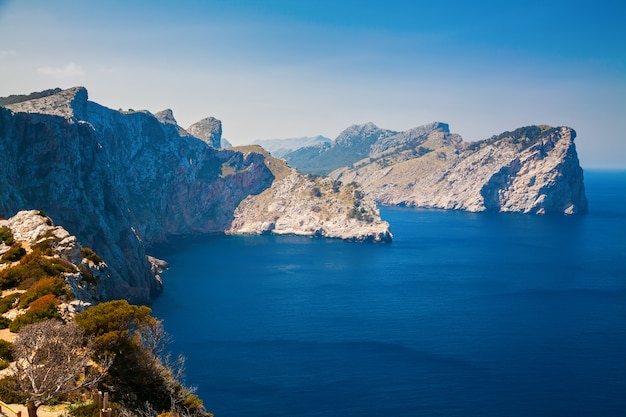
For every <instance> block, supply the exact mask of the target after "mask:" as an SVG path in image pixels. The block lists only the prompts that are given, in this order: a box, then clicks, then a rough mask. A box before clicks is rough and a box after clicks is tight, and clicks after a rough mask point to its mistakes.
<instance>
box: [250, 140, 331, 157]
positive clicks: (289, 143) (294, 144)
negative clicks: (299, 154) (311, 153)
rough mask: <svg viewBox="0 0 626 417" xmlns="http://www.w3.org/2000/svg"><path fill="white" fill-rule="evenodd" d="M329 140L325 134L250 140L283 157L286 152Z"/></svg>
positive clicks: (327, 142) (273, 154) (323, 143)
mask: <svg viewBox="0 0 626 417" xmlns="http://www.w3.org/2000/svg"><path fill="white" fill-rule="evenodd" d="M330 142H331V140H330V139H329V138H327V137H325V136H308V137H307V136H305V137H301V138H288V139H262V140H255V141H254V142H252V144H253V145H260V146H261V147H263V149H265V150H267V151H268V152H269V153H271V154H272V156H275V157H277V158H283V157H284V156H285V155H286V154H287V153H290V152H293V151H295V150H297V149H300V148H304V147H309V146H312V147H316V146H323V145H326V144H329V143H330Z"/></svg>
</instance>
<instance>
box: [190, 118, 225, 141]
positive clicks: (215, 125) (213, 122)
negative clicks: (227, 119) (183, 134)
mask: <svg viewBox="0 0 626 417" xmlns="http://www.w3.org/2000/svg"><path fill="white" fill-rule="evenodd" d="M187 131H188V132H189V133H190V134H191V135H193V136H195V137H197V138H199V139H202V140H203V141H204V142H206V143H207V144H208V145H209V146H212V147H214V148H219V147H220V146H222V122H221V121H220V120H218V119H216V118H215V117H207V118H205V119H202V120H200V121H199V122H197V123H194V124H192V125H191V126H189V128H187Z"/></svg>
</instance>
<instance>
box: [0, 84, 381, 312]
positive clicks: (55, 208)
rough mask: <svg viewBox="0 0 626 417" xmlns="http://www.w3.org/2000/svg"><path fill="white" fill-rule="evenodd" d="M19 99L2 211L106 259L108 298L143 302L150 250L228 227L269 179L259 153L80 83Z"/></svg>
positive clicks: (5, 159)
mask: <svg viewBox="0 0 626 417" xmlns="http://www.w3.org/2000/svg"><path fill="white" fill-rule="evenodd" d="M25 97H26V98H25V101H21V102H17V103H15V102H14V103H13V104H11V105H7V106H6V108H3V107H0V154H1V155H2V158H0V216H2V217H10V216H13V215H14V214H15V213H17V212H19V211H20V210H24V209H41V210H44V211H45V212H46V213H47V214H48V215H49V216H50V217H51V218H53V219H54V220H55V222H57V223H58V224H60V225H62V226H63V227H65V228H66V229H67V230H69V231H70V232H71V233H73V234H75V235H76V236H77V237H78V239H79V241H80V242H81V243H82V244H84V245H86V246H89V247H91V248H93V249H94V250H95V251H96V252H97V253H98V254H99V255H100V256H102V258H103V259H105V260H106V262H107V264H108V265H109V266H110V274H109V277H107V279H105V280H103V282H102V285H103V287H104V291H105V293H106V295H107V297H109V298H126V299H128V300H130V301H132V302H136V303H145V302H149V301H150V299H151V298H152V297H153V296H154V295H156V294H158V292H159V291H160V289H161V284H160V282H159V280H157V279H155V269H154V268H153V264H151V262H150V260H149V259H150V258H149V257H148V254H147V248H149V247H150V246H151V245H153V244H156V243H159V242H163V241H166V240H167V239H169V238H171V237H173V236H181V235H194V234H203V233H214V232H224V231H226V230H231V231H233V230H234V228H232V227H231V224H232V222H233V220H234V218H235V217H234V213H235V209H236V208H237V207H238V206H239V204H240V202H241V201H242V200H244V198H246V197H248V196H250V195H254V194H258V193H260V192H262V191H264V190H266V189H268V188H269V187H270V186H271V185H272V184H273V182H274V179H275V176H274V174H273V172H272V170H271V169H270V166H271V165H272V162H271V161H268V160H267V158H266V156H265V155H263V154H262V153H260V152H253V151H249V152H248V151H246V152H239V151H235V150H224V149H216V148H215V146H207V143H205V142H204V141H202V140H200V139H198V138H196V137H194V136H193V134H192V133H190V132H187V131H186V130H184V129H182V128H180V126H178V125H177V123H176V121H175V119H174V117H173V115H172V114H171V111H164V112H160V113H158V116H155V115H153V114H151V113H150V112H147V111H133V110H129V111H115V110H112V109H108V108H106V107H103V106H101V105H99V104H97V103H94V102H91V101H89V100H88V97H87V91H86V90H85V89H84V88H82V87H76V88H72V89H68V90H63V91H52V93H51V94H49V95H45V96H43V97H40V96H36V97H37V98H35V99H28V98H29V97H32V96H25ZM201 125H203V126H204V127H206V128H207V129H205V131H206V132H209V136H207V137H209V138H210V137H211V136H210V135H211V134H215V135H217V136H221V132H218V130H219V131H221V124H220V125H219V127H220V129H217V123H216V122H215V121H214V120H210V119H205V120H204V121H203V122H202V123H201ZM190 130H191V131H195V130H194V129H193V128H190ZM211 132H213V133H211ZM214 138H215V136H214ZM205 140H207V139H206V138H205ZM209 142H211V140H209ZM211 145H215V143H214V142H211ZM298 209H302V207H298ZM344 217H345V216H344ZM238 219H241V215H238ZM378 220H379V218H378ZM361 221H362V220H361ZM296 232H297V231H296V230H294V233H296Z"/></svg>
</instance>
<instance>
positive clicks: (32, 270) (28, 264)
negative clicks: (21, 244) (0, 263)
mask: <svg viewBox="0 0 626 417" xmlns="http://www.w3.org/2000/svg"><path fill="white" fill-rule="evenodd" d="M63 272H76V267H75V266H74V264H72V263H70V262H68V261H66V260H64V259H61V258H47V257H44V256H42V253H41V251H40V250H37V249H36V250H34V251H33V252H31V253H29V254H28V255H26V256H24V257H23V258H22V259H21V260H20V263H19V265H17V266H15V267H13V268H9V269H4V270H2V271H0V289H3V290H5V289H9V288H14V287H17V286H20V287H22V288H29V287H30V286H31V285H32V284H34V283H35V282H37V281H39V280H40V279H42V278H45V277H56V276H59V275H61V273H63Z"/></svg>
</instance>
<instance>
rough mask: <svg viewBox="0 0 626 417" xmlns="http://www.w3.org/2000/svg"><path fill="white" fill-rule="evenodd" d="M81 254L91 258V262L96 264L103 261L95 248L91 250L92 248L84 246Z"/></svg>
mask: <svg viewBox="0 0 626 417" xmlns="http://www.w3.org/2000/svg"><path fill="white" fill-rule="evenodd" d="M80 255H81V256H82V257H83V258H85V259H88V260H90V261H91V262H93V263H94V264H96V265H99V264H101V263H102V262H103V260H102V258H101V257H99V256H98V255H97V254H96V253H95V252H94V251H93V250H91V249H90V248H82V249H81V250H80Z"/></svg>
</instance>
